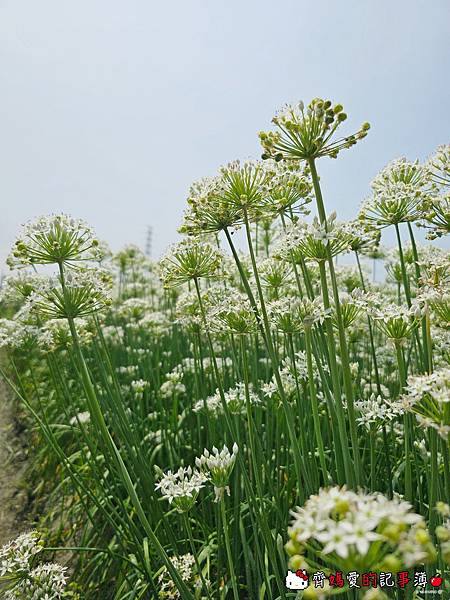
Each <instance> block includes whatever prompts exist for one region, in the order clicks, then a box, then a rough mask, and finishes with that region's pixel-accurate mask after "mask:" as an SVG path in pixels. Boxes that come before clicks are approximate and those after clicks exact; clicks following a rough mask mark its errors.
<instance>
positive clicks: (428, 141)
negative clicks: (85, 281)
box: [0, 0, 450, 264]
mask: <svg viewBox="0 0 450 600" xmlns="http://www.w3.org/2000/svg"><path fill="white" fill-rule="evenodd" d="M449 40H450V2H449V0H353V1H352V0H341V2H331V1H327V0H323V1H322V2H318V1H317V0H311V1H307V0H297V1H294V0H176V1H175V0H174V1H168V0H166V1H160V2H155V1H152V0H126V1H125V0H121V1H118V0H0V89H1V93H0V165H1V167H0V168H1V176H0V202H1V207H2V209H1V219H0V264H2V262H3V259H4V257H5V256H6V254H7V252H8V250H9V247H10V245H11V243H12V242H13V240H14V238H15V235H16V233H17V232H18V230H19V227H20V224H21V223H23V222H25V221H27V220H28V219H30V218H32V217H35V216H38V215H41V214H45V213H51V212H60V211H64V212H68V213H70V214H72V215H74V216H77V217H82V218H84V219H86V220H87V221H88V222H89V223H91V224H92V225H93V226H94V228H95V230H96V231H97V233H98V235H99V236H100V237H101V238H103V239H105V240H107V241H108V242H110V244H111V245H112V247H113V249H118V248H119V247H120V246H121V245H123V244H125V243H129V242H133V243H137V244H139V245H144V243H145V235H146V228H147V225H152V226H153V230H154V245H153V254H154V256H158V255H160V254H161V252H162V251H163V250H164V248H165V247H166V246H167V245H168V244H169V243H170V242H171V241H174V240H175V239H176V229H177V227H178V225H179V223H180V220H181V215H182V210H183V208H184V205H185V198H186V193H187V190H188V187H189V185H190V183H191V182H192V181H193V180H195V179H198V178H200V177H201V176H203V175H211V174H214V172H215V171H216V169H217V167H218V166H219V165H221V164H222V163H224V162H227V161H229V160H232V159H234V158H246V157H249V156H253V157H257V156H259V155H260V148H259V143H258V138H257V132H258V131H259V130H261V129H267V128H269V127H270V119H271V117H272V116H273V114H274V112H275V110H276V109H277V108H278V107H280V106H281V105H282V104H283V103H285V102H288V101H295V100H299V99H303V100H305V101H308V100H310V99H311V98H312V97H314V96H324V97H329V98H330V99H332V100H333V101H339V102H341V103H343V104H344V106H345V109H346V111H347V113H348V114H349V119H348V121H347V124H346V125H347V127H348V129H347V131H348V132H350V131H352V130H353V129H356V128H357V127H358V126H359V125H360V123H361V122H363V121H366V120H368V121H370V123H371V124H372V129H371V131H370V132H369V136H368V137H367V138H366V139H365V140H364V141H363V142H361V143H359V144H358V145H357V146H356V147H354V148H352V149H351V150H349V151H345V152H342V154H341V155H340V156H339V158H338V160H337V161H332V160H330V159H323V160H321V161H320V164H319V169H320V172H321V174H322V181H323V186H324V189H325V200H326V204H327V207H328V209H329V210H331V209H337V211H338V214H339V215H340V216H341V217H342V218H348V217H351V216H352V215H354V213H355V211H356V210H357V207H358V206H359V203H360V201H361V200H362V199H363V198H364V196H365V195H366V194H367V192H368V184H369V181H370V180H371V178H372V177H373V176H374V175H375V174H376V172H377V171H378V170H379V169H380V168H381V167H382V166H383V165H384V164H385V163H386V162H387V161H389V160H390V159H392V158H395V157H397V156H401V155H406V156H408V157H410V158H416V157H417V158H425V157H426V156H427V155H429V154H430V153H431V152H432V151H433V150H434V149H435V147H436V146H437V145H438V144H442V143H448V141H449V131H450V110H449V100H450V94H449V89H450V88H449V83H448V80H449V72H450V68H449V67H450V61H449V53H450V44H449Z"/></svg>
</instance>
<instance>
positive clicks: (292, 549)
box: [284, 539, 304, 556]
mask: <svg viewBox="0 0 450 600" xmlns="http://www.w3.org/2000/svg"><path fill="white" fill-rule="evenodd" d="M284 549H285V550H286V552H287V553H288V554H289V555H290V556H293V555H294V554H301V553H302V552H303V550H304V549H303V546H302V545H301V544H300V543H299V542H297V541H296V540H294V539H290V540H289V541H288V542H286V544H285V545H284Z"/></svg>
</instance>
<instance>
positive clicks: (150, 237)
mask: <svg viewBox="0 0 450 600" xmlns="http://www.w3.org/2000/svg"><path fill="white" fill-rule="evenodd" d="M152 242H153V227H152V226H151V225H149V226H148V227H147V241H146V243H145V254H146V255H147V256H148V257H149V258H150V257H151V255H152Z"/></svg>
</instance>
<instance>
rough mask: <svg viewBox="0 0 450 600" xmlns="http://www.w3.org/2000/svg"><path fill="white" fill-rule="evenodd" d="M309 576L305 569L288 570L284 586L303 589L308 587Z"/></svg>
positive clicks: (290, 588) (289, 588)
mask: <svg viewBox="0 0 450 600" xmlns="http://www.w3.org/2000/svg"><path fill="white" fill-rule="evenodd" d="M308 582H309V577H308V574H307V572H306V571H305V570H302V569H298V570H297V571H288V574H287V575H286V587H287V588H288V590H305V589H306V588H307V587H308Z"/></svg>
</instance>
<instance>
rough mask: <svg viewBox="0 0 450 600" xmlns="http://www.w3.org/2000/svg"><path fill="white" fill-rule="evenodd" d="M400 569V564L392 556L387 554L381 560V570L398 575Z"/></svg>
mask: <svg viewBox="0 0 450 600" xmlns="http://www.w3.org/2000/svg"><path fill="white" fill-rule="evenodd" d="M401 568H402V563H401V562H400V560H399V559H398V558H397V557H396V556H395V555H394V554H387V555H386V556H385V557H384V560H383V569H384V570H385V571H389V572H391V573H398V571H400V569H401Z"/></svg>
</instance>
